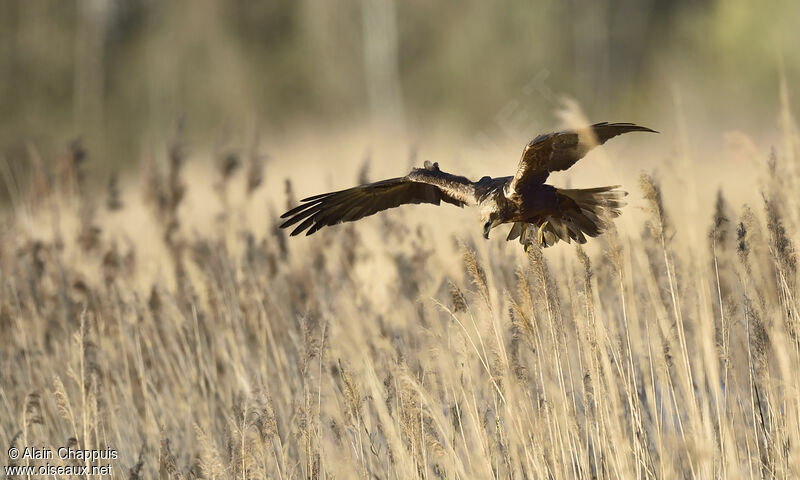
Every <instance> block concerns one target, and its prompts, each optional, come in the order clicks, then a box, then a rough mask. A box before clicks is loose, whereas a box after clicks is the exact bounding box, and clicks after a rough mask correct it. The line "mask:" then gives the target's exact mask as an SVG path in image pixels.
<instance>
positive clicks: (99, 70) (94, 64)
mask: <svg viewBox="0 0 800 480" xmlns="http://www.w3.org/2000/svg"><path fill="white" fill-rule="evenodd" d="M112 8H113V1H112V0H86V1H82V2H79V3H78V12H77V19H76V21H77V24H78V28H77V32H76V37H75V72H74V73H75V77H74V89H75V90H74V95H75V98H74V102H75V103H74V115H75V118H74V120H73V127H74V128H75V129H76V132H75V133H76V134H78V135H82V134H85V133H87V132H93V133H95V134H96V136H97V137H96V138H97V139H98V140H100V139H102V138H103V131H102V130H103V98H104V83H105V82H104V80H105V73H104V58H103V57H104V51H103V50H104V42H105V39H104V37H105V34H106V26H107V25H108V21H109V19H110V15H111V14H112Z"/></svg>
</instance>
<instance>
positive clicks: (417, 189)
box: [280, 122, 658, 250]
mask: <svg viewBox="0 0 800 480" xmlns="http://www.w3.org/2000/svg"><path fill="white" fill-rule="evenodd" d="M628 132H652V133H658V132H656V131H655V130H652V129H649V128H647V127H642V126H639V125H635V124H633V123H608V122H603V123H596V124H594V125H591V126H588V127H584V128H579V129H575V130H566V131H562V132H554V133H546V134H543V135H539V136H538V137H536V138H534V139H533V140H531V141H530V143H528V144H527V145H525V148H524V149H523V151H522V158H521V159H520V162H519V167H517V172H516V174H514V176H510V177H497V178H492V177H488V176H487V177H483V178H481V179H480V180H478V181H477V182H473V181H471V180H469V179H468V178H466V177H462V176H459V175H453V174H450V173H447V172H444V171H442V170H440V169H439V164H438V163H430V162H427V161H426V162H425V165H424V168H414V169H412V170H411V172H410V173H409V174H408V175H406V176H404V177H398V178H391V179H388V180H381V181H379V182H374V183H368V184H365V185H360V186H358V187H353V188H349V189H347V190H340V191H338V192H330V193H323V194H320V195H314V196H313V197H308V198H304V199H303V200H301V203H300V205H299V206H297V207H295V208H293V209H291V210H289V211H288V212H286V213H284V214H283V215H281V218H283V219H286V221H284V222H283V223H282V224H281V225H280V227H281V228H288V227H291V226H293V225H295V224H297V223H298V222H299V223H300V224H299V225H298V226H297V227H295V228H294V230H293V231H292V233H291V235H292V236H294V235H298V234H300V233H302V232H303V231H305V232H306V235H311V234H312V233H314V232H316V231H318V230H319V229H321V228H322V227H326V226H330V225H336V224H338V223H342V222H352V221H355V220H359V219H361V218H364V217H367V216H369V215H373V214H375V213H378V212H380V211H383V210H388V209H390V208H395V207H399V206H400V205H407V204H414V203H430V204H434V205H440V204H441V202H445V203H449V204H452V205H456V206H459V207H463V206H465V205H469V206H477V207H479V209H480V215H481V223H482V224H483V236H484V237H485V238H487V239H488V238H489V232H490V231H491V230H492V229H493V228H495V227H497V226H499V225H502V224H505V223H511V224H513V225H512V227H511V231H510V232H509V234H508V237H507V238H506V240H514V239H517V238H518V239H519V242H520V243H521V244H522V245H523V246H524V247H525V250H527V249H528V247H529V246H530V245H532V244H533V243H536V244H538V245H539V246H541V247H549V246H552V245H554V244H555V243H557V242H558V241H559V240H563V241H565V242H567V243H569V242H570V241H571V240H574V241H576V242H578V243H586V237H587V236H589V237H596V236H598V235H600V234H601V233H602V232H603V231H604V230H605V229H606V228H607V227H608V225H609V222H610V220H611V219H612V218H614V217H617V216H619V214H620V208H621V207H623V206H624V205H625V203H624V202H623V201H622V198H623V197H625V196H626V195H627V194H628V193H627V192H624V191H622V190H618V188H620V186H619V185H615V186H608V187H597V188H587V189H563V188H556V187H554V186H552V185H548V184H546V183H544V182H545V181H546V180H547V177H548V176H549V175H550V172H555V171H560V170H566V169H568V168H570V167H571V166H573V165H574V164H575V163H576V162H577V161H578V160H580V159H581V158H583V157H584V155H586V154H587V153H588V152H589V151H590V150H591V149H592V148H594V147H595V146H597V145H602V144H604V143H605V142H606V141H607V140H608V139H610V138H613V137H616V136H617V135H622V134H623V133H628Z"/></svg>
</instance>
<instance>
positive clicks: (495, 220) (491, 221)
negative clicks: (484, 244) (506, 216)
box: [481, 210, 503, 239]
mask: <svg viewBox="0 0 800 480" xmlns="http://www.w3.org/2000/svg"><path fill="white" fill-rule="evenodd" d="M481 223H483V238H486V239H488V238H489V232H490V231H491V230H492V229H493V228H494V227H496V226H498V225H500V224H501V223H503V221H502V219H501V218H500V214H499V213H498V212H497V211H494V210H487V211H484V212H483V213H482V215H481Z"/></svg>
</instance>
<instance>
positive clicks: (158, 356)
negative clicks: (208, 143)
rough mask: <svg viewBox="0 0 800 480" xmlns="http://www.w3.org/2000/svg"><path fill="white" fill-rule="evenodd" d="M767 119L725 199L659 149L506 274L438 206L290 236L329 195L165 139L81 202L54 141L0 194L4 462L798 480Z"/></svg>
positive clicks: (794, 360)
mask: <svg viewBox="0 0 800 480" xmlns="http://www.w3.org/2000/svg"><path fill="white" fill-rule="evenodd" d="M784 108H786V107H785V105H784ZM784 120H785V122H786V123H785V126H786V128H785V130H784V131H783V132H782V136H781V137H779V138H782V139H783V143H781V144H779V145H776V150H775V152H777V153H773V154H772V155H771V156H769V155H768V154H766V153H765V154H763V155H762V154H761V153H758V152H756V153H754V154H753V155H755V157H753V158H750V159H749V160H750V161H751V164H754V165H759V167H758V168H759V170H760V171H759V173H758V175H759V178H760V179H761V180H759V181H756V180H755V179H753V178H752V177H751V178H749V179H746V180H743V179H741V178H737V176H736V174H737V173H739V172H730V171H728V172H721V173H720V174H719V176H718V177H717V178H718V179H719V181H720V183H721V184H722V185H725V184H726V183H727V184H733V185H742V184H745V185H750V189H749V190H747V191H744V190H740V189H738V188H735V189H733V192H732V193H729V192H728V191H726V190H725V189H724V190H723V193H720V194H719V195H718V196H717V197H716V198H714V193H715V191H716V190H715V189H716V187H717V185H712V184H710V182H709V181H708V176H707V175H703V174H701V173H700V169H699V168H695V167H693V166H692V162H691V157H690V155H689V154H688V153H687V151H688V150H687V145H688V144H687V141H685V140H682V139H681V136H680V134H674V135H671V137H670V138H668V139H667V143H669V144H674V145H676V146H677V147H676V149H675V150H676V151H677V152H678V153H674V152H672V153H671V154H670V155H672V157H671V158H672V160H670V161H668V162H665V163H664V164H663V166H662V168H661V170H660V171H659V174H658V175H650V174H642V175H641V177H640V179H639V185H638V186H637V185H636V182H635V181H633V182H632V181H630V178H628V179H627V180H628V181H627V182H626V185H627V188H628V190H629V191H631V193H632V195H631V197H630V199H631V200H630V206H629V207H627V208H626V210H625V213H624V214H623V217H622V218H620V219H619V221H618V222H617V225H618V229H617V230H616V231H612V232H609V233H608V234H606V235H604V236H603V237H601V238H598V239H595V240H593V241H592V242H591V243H590V244H589V245H587V248H586V249H582V248H576V247H574V246H571V245H560V246H558V247H555V248H553V249H549V250H548V251H544V252H543V251H541V250H538V249H532V250H531V252H530V253H529V254H528V255H526V254H524V253H523V252H522V249H521V248H520V246H519V245H518V244H516V243H505V242H504V241H503V239H502V238H494V237H495V236H497V237H502V236H503V234H502V233H500V232H499V231H498V232H496V233H494V234H493V238H492V239H491V241H489V242H485V241H483V239H480V238H479V235H480V228H479V225H478V224H477V223H475V222H474V219H472V216H470V214H464V213H462V212H460V211H458V210H457V209H454V208H452V209H449V210H446V211H445V210H444V209H445V208H446V207H441V208H442V210H439V211H435V210H434V209H435V207H411V208H409V209H406V210H394V211H391V212H388V213H387V214H382V215H379V216H377V217H375V218H372V219H369V220H366V221H364V222H360V223H359V224H357V225H352V224H348V225H343V226H338V227H335V228H329V229H324V230H322V231H321V232H320V233H319V234H317V235H315V236H314V237H312V238H311V239H310V240H303V239H288V238H286V237H285V236H284V233H283V232H282V231H280V230H276V229H275V228H274V225H275V223H276V214H277V213H279V211H282V210H283V208H284V207H286V206H287V205H290V204H292V202H294V199H295V198H297V197H300V196H305V195H311V194H314V193H317V191H315V190H314V189H315V188H317V187H319V188H320V189H321V188H326V187H325V186H324V185H323V184H324V180H325V179H324V178H318V177H319V173H318V171H317V173H316V177H314V176H313V174H314V172H315V170H313V169H311V168H310V167H308V166H302V165H299V163H297V162H294V163H292V162H283V163H282V162H281V160H280V159H269V160H265V158H264V157H263V155H262V150H261V149H260V148H258V147H257V146H254V145H246V146H244V147H243V148H242V149H241V150H238V151H236V152H233V151H228V150H226V149H217V150H215V151H214V153H213V154H212V157H213V160H214V161H213V164H214V168H213V171H212V172H211V173H210V174H205V173H202V172H203V171H204V170H203V168H201V167H199V166H198V165H197V162H193V163H189V164H188V165H189V166H188V167H187V166H186V165H187V163H186V160H187V158H190V157H191V156H192V155H202V152H200V153H198V152H188V151H187V149H186V148H185V146H184V145H183V144H182V140H181V137H180V135H176V137H175V138H174V139H173V140H172V141H170V142H169V144H168V145H166V148H165V149H164V150H165V153H161V152H160V151H159V152H157V153H155V154H153V155H152V158H150V159H146V161H145V162H144V166H143V171H142V174H141V176H140V180H139V181H137V182H122V181H116V180H113V181H111V182H109V185H108V189H107V192H106V193H105V195H99V194H93V193H91V192H86V191H83V190H84V189H85V187H84V182H83V181H82V179H81V177H82V175H81V172H82V171H83V169H84V168H85V165H81V162H80V161H79V159H80V158H81V150H80V147H79V146H77V145H75V146H73V148H72V149H71V150H70V151H69V152H68V153H66V154H65V155H64V156H63V157H62V158H60V160H59V164H60V168H58V169H57V170H55V171H54V172H53V173H52V174H51V175H48V174H46V173H45V171H44V167H36V168H34V172H35V173H34V175H33V179H32V181H31V182H29V183H30V184H28V182H25V183H24V185H20V183H22V182H18V181H16V180H15V178H16V177H14V175H13V174H12V172H9V171H5V172H4V176H5V178H6V182H7V183H6V185H7V186H9V188H11V190H12V191H11V194H12V195H11V196H12V199H13V204H12V205H11V206H9V208H7V209H6V210H5V212H4V216H3V220H2V222H3V223H2V228H0V232H2V234H0V236H1V238H0V274H2V276H1V278H2V284H0V328H2V331H3V332H4V333H3V342H2V347H0V356H2V362H3V364H2V365H3V366H2V368H1V369H0V412H1V413H0V444H2V445H3V446H4V448H5V447H8V446H11V445H16V446H26V445H27V446H31V445H48V446H51V447H56V446H60V445H64V444H67V443H68V442H74V443H76V444H77V445H79V446H81V447H82V448H105V447H111V448H115V449H117V450H118V451H119V454H120V459H119V460H118V461H115V462H113V466H114V475H115V476H118V477H128V478H156V477H161V478H280V479H290V478H313V479H316V478H320V479H322V478H339V479H344V478H397V479H408V478H415V477H416V478H425V479H429V478H430V479H432V478H447V479H456V478H460V479H468V478H498V479H499V478H503V479H506V478H513V479H523V478H720V477H726V478H764V477H766V478H795V477H797V476H800V375H798V371H800V337H798V334H800V332H799V331H798V330H800V323H799V321H798V314H797V299H796V296H797V294H798V287H797V278H798V272H797V265H796V255H795V251H794V244H795V243H796V241H797V235H798V232H800V215H798V211H800V210H798V208H799V207H800V203H799V202H798V197H797V194H796V192H797V191H798V187H799V186H800V165H799V164H798V163H797V162H800V158H798V156H797V152H798V148H797V147H798V137H797V135H796V129H795V127H793V124H792V123H791V118H790V117H789V116H788V113H786V114H785V115H784ZM679 125H680V123H679ZM678 131H680V128H679V129H678ZM665 135H670V134H668V133H667V134H665ZM739 135H743V134H739ZM675 139H677V140H675ZM737 151H739V150H737ZM644 152H646V153H647V154H648V155H649V156H650V157H651V158H652V157H655V158H656V159H657V161H660V159H661V158H664V157H665V156H666V154H664V153H663V152H659V151H656V150H655V149H653V148H651V149H650V150H644ZM617 153H619V152H617ZM747 153H748V154H751V153H752V152H749V151H748V152H747ZM598 155H606V154H603V153H600V154H598ZM31 156H32V159H35V158H36V154H35V151H34V150H32V153H31ZM510 158H511V159H512V160H510V161H509V162H505V161H502V162H503V165H506V166H505V168H506V169H507V170H509V171H510V170H511V169H512V168H513V163H514V159H515V158H516V157H514V156H512V157H510ZM592 158H594V159H595V160H594V161H596V162H600V164H602V161H607V160H603V159H602V158H601V157H600V156H595V157H592ZM420 162H421V160H420ZM498 162H501V161H500V160H498ZM584 162H589V160H585V161H584ZM265 163H266V171H265V170H264V164H265ZM346 163H347V165H348V166H347V168H348V169H352V170H356V169H357V168H358V165H360V164H361V161H360V159H357V161H355V162H346ZM453 163H455V162H454V161H451V162H443V165H442V166H443V168H445V169H447V168H448V165H451V166H452V164H453ZM467 163H468V162H467ZM280 165H283V167H281V166H280ZM498 165H499V163H498ZM628 165H633V164H628ZM293 167H296V170H297V171H298V172H301V173H305V174H309V175H311V178H309V183H308V184H305V183H304V184H302V185H294V187H291V186H289V185H287V186H284V185H283V178H282V176H281V175H277V174H273V173H274V172H275V171H280V169H281V168H283V169H284V172H286V173H288V172H289V171H290V170H291V168H293ZM395 167H397V165H396V164H395V165H391V170H392V171H396V170H398V169H399V170H403V169H405V165H402V167H401V168H395ZM580 167H581V165H580V164H579V166H578V167H576V168H580ZM319 168H320V170H319V171H323V172H325V170H326V168H328V169H334V168H340V166H331V165H327V167H326V165H325V164H322V165H321V166H320V167H319ZM379 168H381V170H382V171H381V173H383V168H384V167H379ZM385 168H386V171H388V170H390V169H389V167H385ZM468 168H470V167H468ZM586 168H589V169H591V168H592V167H591V166H589V165H587V167H586ZM453 170H456V168H455V167H453ZM634 170H636V175H638V169H634ZM340 171H341V170H339V171H336V172H334V174H338V173H340ZM740 171H743V170H740ZM206 173H207V172H206ZM467 173H470V174H471V173H473V172H467ZM474 173H480V172H474ZM490 173H492V174H494V173H495V172H490ZM326 174H327V172H326V173H325V174H323V176H324V175H326ZM395 174H396V173H395ZM606 174H607V175H609V178H610V179H611V181H613V178H614V177H616V176H618V175H622V173H620V172H611V173H608V172H607V173H606ZM363 175H364V176H366V175H368V172H363ZM626 175H627V174H626ZM299 176H300V173H296V174H295V180H296V179H297V178H299ZM209 178H213V180H208V179H209ZM265 178H267V179H268V181H266V184H268V186H265V185H262V183H264V182H265V180H264V179H265ZM276 178H277V179H276ZM664 179H667V180H664ZM352 180H354V179H352V178H351V177H349V176H348V178H347V179H342V178H341V177H337V178H336V180H335V181H333V182H331V183H335V185H333V186H334V187H342V186H345V185H346V184H348V183H350V182H351V181H352ZM678 180H680V183H679V182H678ZM594 183H597V181H596V180H595V181H594ZM301 189H302V191H300V190H301ZM762 193H763V197H759V196H758V195H761V194H762ZM754 198H755V203H754V202H753V199H754ZM744 202H748V204H749V206H747V205H743V203H744ZM706 212H709V213H706ZM439 214H441V215H442V217H434V215H439ZM423 215H424V216H426V217H427V218H422V216H423ZM437 218H442V220H441V222H439V221H437ZM464 219H472V220H471V221H470V223H467V224H464V222H463V220H464Z"/></svg>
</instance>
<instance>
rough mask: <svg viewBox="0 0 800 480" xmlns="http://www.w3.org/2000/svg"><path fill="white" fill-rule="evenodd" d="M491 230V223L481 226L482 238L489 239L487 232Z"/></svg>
mask: <svg viewBox="0 0 800 480" xmlns="http://www.w3.org/2000/svg"><path fill="white" fill-rule="evenodd" d="M491 229H492V222H486V223H484V224H483V238H485V239H487V240H488V239H489V231H490V230H491Z"/></svg>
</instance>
